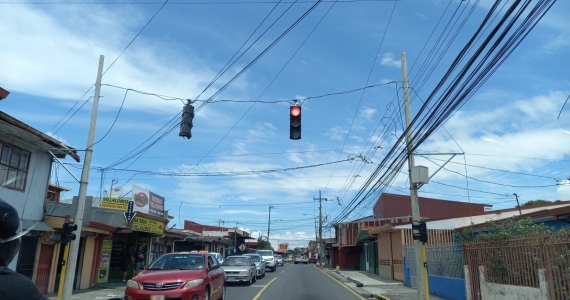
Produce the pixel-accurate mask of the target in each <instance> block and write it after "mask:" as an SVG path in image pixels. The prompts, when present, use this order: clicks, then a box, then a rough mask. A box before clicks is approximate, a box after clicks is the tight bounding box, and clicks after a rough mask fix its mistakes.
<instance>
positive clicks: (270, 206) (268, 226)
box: [267, 205, 273, 249]
mask: <svg viewBox="0 0 570 300" xmlns="http://www.w3.org/2000/svg"><path fill="white" fill-rule="evenodd" d="M272 207H273V206H272V205H269V221H267V247H268V248H267V249H269V228H270V224H271V208H272Z"/></svg>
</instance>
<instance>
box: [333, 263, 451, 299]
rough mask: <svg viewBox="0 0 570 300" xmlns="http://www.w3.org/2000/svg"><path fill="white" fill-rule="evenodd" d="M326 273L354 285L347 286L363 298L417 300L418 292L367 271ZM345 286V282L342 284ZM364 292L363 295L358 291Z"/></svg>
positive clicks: (401, 283)
mask: <svg viewBox="0 0 570 300" xmlns="http://www.w3.org/2000/svg"><path fill="white" fill-rule="evenodd" d="M325 271H326V272H329V274H330V273H336V274H338V275H340V276H341V277H343V278H346V279H347V280H349V281H351V282H352V283H353V284H354V287H353V286H352V284H347V285H349V286H350V287H351V288H352V289H354V290H355V291H357V292H358V293H359V294H360V295H361V296H363V297H364V298H376V299H384V300H387V299H389V300H417V299H418V290H416V289H415V288H411V287H407V286H405V285H404V283H403V282H401V281H396V280H390V279H384V278H382V277H380V276H379V275H376V274H372V273H369V272H367V271H351V270H338V271H337V270H336V269H325ZM344 283H345V284H346V281H345V282H344ZM362 290H364V291H365V292H364V293H361V292H359V291H362ZM429 298H430V300H446V299H445V298H442V297H438V296H435V295H429Z"/></svg>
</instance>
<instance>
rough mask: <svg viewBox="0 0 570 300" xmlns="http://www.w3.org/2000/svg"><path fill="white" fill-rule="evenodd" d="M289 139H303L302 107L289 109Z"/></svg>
mask: <svg viewBox="0 0 570 300" xmlns="http://www.w3.org/2000/svg"><path fill="white" fill-rule="evenodd" d="M289 138H290V139H292V140H300V139H301V107H300V106H297V105H295V106H290V107H289Z"/></svg>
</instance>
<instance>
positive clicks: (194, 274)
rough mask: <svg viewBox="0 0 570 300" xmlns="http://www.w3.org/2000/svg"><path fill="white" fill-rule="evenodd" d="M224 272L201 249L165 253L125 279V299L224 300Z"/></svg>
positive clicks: (213, 259) (214, 259)
mask: <svg viewBox="0 0 570 300" xmlns="http://www.w3.org/2000/svg"><path fill="white" fill-rule="evenodd" d="M225 295H226V275H225V274H224V270H223V269H222V268H221V267H220V264H219V263H218V261H217V260H216V258H214V257H213V256H212V255H209V254H208V253H204V252H179V253H168V254H164V255H162V256H161V257H159V258H158V259H156V260H155V261H154V262H152V263H151V264H150V265H149V266H148V267H147V268H146V269H144V270H143V271H142V272H140V273H139V274H138V275H137V276H135V277H133V278H132V279H130V280H129V281H127V288H126V289H125V299H128V300H140V299H150V300H166V299H182V300H210V299H225Z"/></svg>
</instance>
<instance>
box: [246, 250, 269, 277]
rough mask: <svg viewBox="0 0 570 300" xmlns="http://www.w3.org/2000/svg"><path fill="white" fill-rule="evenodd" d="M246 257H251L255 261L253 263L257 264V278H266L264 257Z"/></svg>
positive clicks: (255, 255) (253, 255)
mask: <svg viewBox="0 0 570 300" xmlns="http://www.w3.org/2000/svg"><path fill="white" fill-rule="evenodd" d="M244 255H246V256H249V257H251V259H253V262H255V266H256V267H257V278H263V277H265V261H264V260H263V257H261V255H259V254H257V253H249V254H244Z"/></svg>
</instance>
